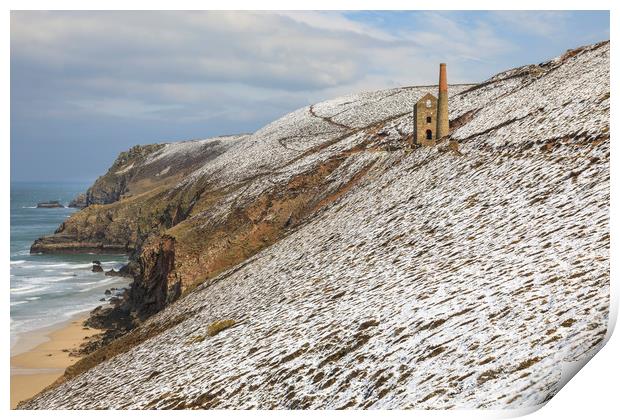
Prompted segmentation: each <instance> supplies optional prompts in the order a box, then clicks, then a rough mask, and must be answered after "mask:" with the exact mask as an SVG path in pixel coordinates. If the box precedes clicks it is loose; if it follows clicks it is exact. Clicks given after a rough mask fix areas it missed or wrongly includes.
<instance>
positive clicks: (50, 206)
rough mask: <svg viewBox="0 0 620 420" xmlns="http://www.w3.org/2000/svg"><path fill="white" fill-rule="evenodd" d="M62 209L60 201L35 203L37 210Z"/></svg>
mask: <svg viewBox="0 0 620 420" xmlns="http://www.w3.org/2000/svg"><path fill="white" fill-rule="evenodd" d="M63 207H64V206H63V205H62V204H60V201H57V200H54V201H43V202H41V203H37V208H38V209H56V208H63Z"/></svg>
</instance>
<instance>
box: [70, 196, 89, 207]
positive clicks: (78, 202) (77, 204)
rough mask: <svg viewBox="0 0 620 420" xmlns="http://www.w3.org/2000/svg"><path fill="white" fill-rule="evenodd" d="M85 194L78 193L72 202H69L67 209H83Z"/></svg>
mask: <svg viewBox="0 0 620 420" xmlns="http://www.w3.org/2000/svg"><path fill="white" fill-rule="evenodd" d="M86 206H87V204H86V194H85V193H80V194H78V195H77V197H75V198H74V199H73V200H71V201H69V205H68V206H67V207H72V208H76V209H83V208H84V207H86Z"/></svg>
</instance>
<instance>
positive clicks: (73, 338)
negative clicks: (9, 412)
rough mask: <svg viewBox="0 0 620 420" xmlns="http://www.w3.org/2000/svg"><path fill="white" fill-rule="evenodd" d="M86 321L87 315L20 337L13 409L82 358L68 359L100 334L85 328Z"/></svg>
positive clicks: (15, 357) (14, 368)
mask: <svg viewBox="0 0 620 420" xmlns="http://www.w3.org/2000/svg"><path fill="white" fill-rule="evenodd" d="M86 318H87V316H86V314H80V315H79V316H76V317H74V318H72V319H71V320H69V321H67V322H65V323H62V324H57V325H55V326H53V327H49V328H46V329H42V330H36V331H33V332H31V333H29V334H27V335H25V336H24V337H20V340H19V341H18V342H17V343H16V345H15V347H14V349H12V351H11V354H12V356H11V409H13V408H15V407H16V406H17V403H18V402H20V401H22V400H24V399H27V398H30V397H32V396H34V395H35V394H37V393H38V392H40V391H41V390H42V389H44V388H45V387H46V386H48V385H50V384H52V383H53V382H54V381H55V380H56V379H57V378H59V377H60V376H61V375H62V374H63V372H64V370H65V369H66V368H67V367H68V366H70V365H72V364H73V363H75V362H76V361H77V360H78V359H79V357H71V356H69V350H72V349H75V348H77V347H79V346H80V344H81V343H83V342H84V341H85V340H86V339H87V338H89V337H91V336H92V335H95V334H98V333H99V332H101V331H100V330H96V329H93V328H88V327H84V326H83V325H82V324H83V322H84V321H85V320H86Z"/></svg>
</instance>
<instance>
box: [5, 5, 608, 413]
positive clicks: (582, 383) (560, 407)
mask: <svg viewBox="0 0 620 420" xmlns="http://www.w3.org/2000/svg"><path fill="white" fill-rule="evenodd" d="M615 3H618V2H617V1H616V2H615ZM4 4H6V5H7V6H8V7H7V8H6V9H5V10H4V14H3V19H2V22H4V25H2V43H1V44H0V45H1V47H0V48H1V49H2V56H3V58H4V65H3V66H2V68H1V70H0V71H1V72H2V80H3V82H4V83H3V85H4V89H3V92H5V94H4V95H5V97H4V101H2V105H1V106H2V109H1V111H2V117H3V119H4V124H2V128H3V131H2V132H3V139H2V149H3V150H2V151H3V153H1V154H0V159H2V161H1V162H2V163H1V164H0V170H1V171H2V178H3V183H2V197H5V198H6V197H10V171H9V168H10V153H9V148H10V141H9V139H10V95H9V92H10V77H9V60H10V32H9V27H10V10H38V9H44V10H47V9H55V10H76V9H77V10H105V9H114V10H140V9H156V10H180V9H189V10H199V9H214V10H244V9H249V10H366V9H380V10H405V9H410V10H429V9H430V10H465V9H469V10H487V9H490V10H519V9H521V10H537V9H538V10H570V9H573V10H575V9H576V10H611V24H610V28H611V32H612V33H613V32H615V31H614V28H618V27H620V22H619V19H618V16H619V14H618V12H617V10H614V7H613V6H614V5H615V4H614V2H612V1H604V0H589V1H587V2H583V1H576V0H564V1H562V2H550V1H542V0H521V1H514V0H510V1H502V2H498V1H490V0H470V1H468V2H467V3H465V2H458V1H456V0H444V1H441V3H439V2H437V3H436V4H432V7H429V3H428V2H422V1H404V0H382V1H371V0H357V1H346V0H343V1H338V0H314V1H308V0H299V1H295V2H291V1H290V0H289V1H283V0H264V1H261V2H260V3H258V2H255V3H254V2H251V1H248V0H246V1H244V0H227V1H217V2H205V1H197V0H176V1H174V2H165V1H162V0H152V1H149V2H143V3H140V2H137V1H129V0H124V1H121V0H108V1H102V0H91V1H88V2H83V1H82V2H80V1H76V0H57V1H54V2H53V3H52V2H49V1H43V0H32V1H14V0H9V1H6V2H5V3H4ZM52 6H53V7H52ZM612 37H613V35H612ZM611 48H612V53H611V69H612V73H611V85H612V86H615V84H614V82H617V80H618V78H617V77H615V70H616V69H617V68H618V66H617V65H618V62H617V61H618V60H617V59H616V57H617V54H616V53H615V52H614V43H613V42H612V43H611ZM558 53H560V52H558ZM523 64H527V63H523ZM613 96H614V95H612V109H611V126H612V128H613V127H615V126H616V125H615V122H616V121H617V118H616V117H617V112H615V111H616V110H615V108H614V105H613V103H614V99H613ZM612 132H613V130H612ZM612 137H613V135H612ZM611 149H612V155H615V154H616V152H617V149H618V147H616V146H615V142H614V141H612V143H611ZM612 163H613V160H612ZM616 175H617V171H616V167H614V165H613V164H612V166H611V186H612V188H611V189H612V191H614V187H615V186H616V182H615V180H616V179H617V176H616ZM6 201H8V199H5V203H4V205H3V206H2V208H1V211H2V214H3V217H4V223H3V224H2V233H3V238H4V241H3V242H2V245H1V246H2V253H3V254H2V255H3V256H4V261H5V263H4V265H3V268H4V273H5V275H4V276H2V278H3V279H4V281H5V286H4V287H8V283H9V281H8V279H9V266H10V265H9V263H8V262H9V261H8V260H9V255H10V252H9V232H10V214H9V206H8V205H7V203H6ZM611 201H612V204H611V214H610V217H611V255H612V256H613V255H616V254H617V252H616V251H617V245H616V243H617V241H615V240H614V239H615V237H616V235H615V234H616V233H617V229H616V223H615V220H616V216H617V214H618V213H617V211H616V208H617V206H616V205H614V204H613V203H614V196H613V194H612V196H611ZM614 262H615V261H614V259H613V258H612V259H611V274H612V276H611V277H612V284H611V290H612V292H611V293H612V302H611V305H612V308H611V312H610V328H609V331H608V335H607V338H609V336H610V334H611V332H612V331H613V328H614V326H615V322H616V319H617V310H618V293H617V279H614V274H615V273H616V264H615V263H614ZM5 290H6V289H5ZM7 292H8V291H7ZM4 301H5V306H4V308H5V313H4V325H5V329H4V332H5V334H4V336H3V338H4V340H3V344H4V345H3V346H2V354H3V357H4V359H3V360H4V362H5V363H4V365H3V367H4V369H3V379H4V385H5V386H4V387H2V389H3V394H2V401H3V407H4V410H5V411H7V412H6V413H4V414H8V415H9V416H11V418H13V417H14V418H30V417H34V416H36V417H38V418H50V417H57V416H62V417H63V418H65V417H66V418H70V419H71V418H79V417H82V416H83V415H85V414H82V413H81V412H77V411H56V412H49V411H39V412H25V411H10V410H8V407H9V405H10V404H9V385H10V384H9V381H10V379H9V378H10V375H9V372H10V367H9V354H10V337H9V331H10V329H9V324H10V321H9V308H10V295H9V293H6V295H5V300H4ZM618 340H619V339H618V338H617V337H615V338H612V339H611V340H610V341H609V342H608V343H607V345H606V346H605V347H604V348H603V349H602V350H601V351H600V352H599V353H598V354H597V355H596V356H595V357H594V359H592V360H591V361H589V362H588V363H587V364H586V365H585V366H584V367H583V369H582V371H581V372H580V373H579V375H578V376H577V378H576V379H573V380H571V381H569V383H568V384H567V385H566V386H565V387H564V388H563V389H562V390H561V391H560V392H559V393H558V394H557V395H556V396H555V397H554V398H553V399H552V400H550V401H549V403H548V404H547V405H546V406H545V407H543V408H542V409H540V410H538V411H536V412H535V413H533V414H531V415H530V417H529V418H539V419H543V418H562V419H572V418H580V419H583V418H588V417H594V418H601V419H605V418H611V417H612V413H613V414H614V415H615V416H617V414H618V412H619V410H618V403H617V399H618V395H617V389H618V374H619V372H620V370H619V365H620V363H619V361H618V357H616V356H617V355H620V344H619V341H618ZM571 368H572V370H573V371H574V370H575V368H577V370H579V369H578V368H579V366H578V367H575V366H573V367H571ZM570 370H571V369H568V370H567V371H570ZM528 411H531V410H528ZM526 413H527V412H524V411H501V412H498V411H449V412H444V411H389V412H388V411H381V412H378V411H348V412H333V411H322V412H321V413H320V415H321V416H327V417H335V416H338V417H349V418H350V417H358V416H364V417H375V416H376V417H381V418H382V419H383V418H386V417H388V418H395V417H398V418H404V417H405V416H407V418H409V417H410V416H415V417H416V418H430V417H432V418H459V419H461V418H462V419H470V418H471V419H480V418H489V417H491V418H497V417H510V416H515V415H521V414H526ZM316 414H317V412H312V411H305V412H301V411H297V412H290V411H276V412H265V411H252V412H244V411H232V412H231V411H226V412H223V411H210V412H208V413H205V412H187V411H184V412H175V413H174V414H173V415H174V416H175V417H184V418H186V417H190V416H191V417H194V416H197V415H200V416H205V415H208V416H209V417H214V418H216V419H217V418H224V417H226V418H239V417H240V416H242V417H246V416H251V417H265V418H266V417H267V416H269V418H270V419H274V418H276V417H283V416H286V417H287V418H289V417H290V416H294V417H298V418H308V417H309V416H315V415H316ZM87 415H88V416H89V417H91V416H92V417H93V418H104V417H105V418H107V419H109V416H110V415H112V416H114V417H116V416H121V417H131V418H133V417H137V418H144V417H145V416H149V417H150V416H155V417H161V416H166V417H167V416H170V415H172V413H171V412H135V411H132V412H116V413H114V414H111V413H106V412H89V413H88V414H87Z"/></svg>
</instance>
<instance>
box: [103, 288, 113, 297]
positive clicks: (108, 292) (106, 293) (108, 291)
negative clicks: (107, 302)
mask: <svg viewBox="0 0 620 420" xmlns="http://www.w3.org/2000/svg"><path fill="white" fill-rule="evenodd" d="M104 294H105V295H106V296H108V295H111V294H112V292H111V291H110V289H106V291H105V292H104Z"/></svg>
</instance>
